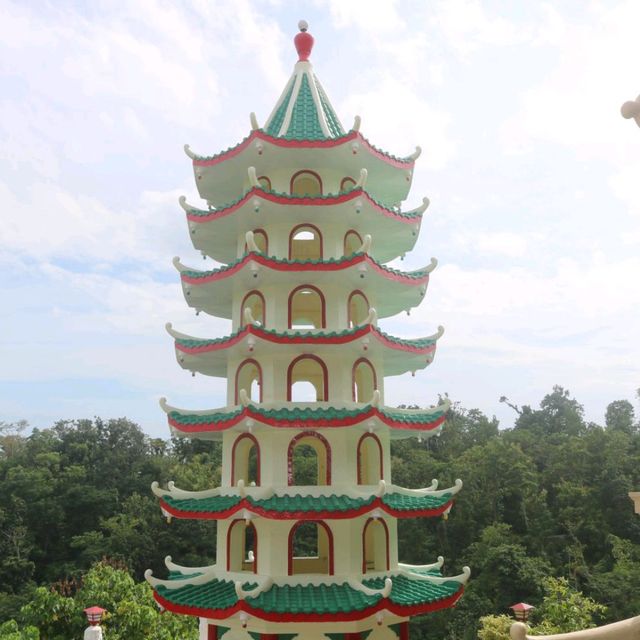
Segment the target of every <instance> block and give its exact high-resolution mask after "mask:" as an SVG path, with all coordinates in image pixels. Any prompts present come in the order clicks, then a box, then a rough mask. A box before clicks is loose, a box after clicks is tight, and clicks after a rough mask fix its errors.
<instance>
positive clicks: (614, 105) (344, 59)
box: [0, 0, 640, 437]
mask: <svg viewBox="0 0 640 640" xmlns="http://www.w3.org/2000/svg"><path fill="white" fill-rule="evenodd" d="M302 18H304V19H306V20H307V21H308V23H309V31H310V32H311V33H312V34H313V35H314V37H315V39H316V44H315V48H314V51H313V54H312V57H311V61H312V63H313V64H314V68H315V71H316V74H317V75H318V77H319V78H320V80H321V82H322V84H323V86H324V88H325V90H326V91H327V93H328V95H329V97H330V99H331V101H332V103H333V105H334V107H335V109H336V111H337V113H338V115H339V117H340V118H341V120H342V123H343V125H344V126H345V128H347V129H348V128H350V127H351V124H352V123H353V117H354V116H355V115H356V114H358V115H360V116H361V117H362V127H361V131H362V133H363V134H364V135H365V137H367V138H368V139H369V140H371V141H372V142H373V143H374V144H375V145H376V146H378V147H381V148H383V149H385V150H387V151H389V152H391V153H393V154H395V155H401V156H404V155H408V154H410V153H411V152H412V151H413V150H414V148H415V146H416V145H420V146H421V147H422V149H423V153H422V156H421V157H420V159H419V160H418V162H417V164H416V170H415V176H414V181H413V188H412V190H411V193H410V195H409V197H408V199H407V201H406V202H405V208H406V209H411V208H414V207H415V206H417V205H419V204H420V203H421V201H422V198H423V197H424V196H427V197H428V198H429V199H430V201H431V205H430V207H429V209H428V210H427V213H426V214H425V218H424V221H423V224H422V231H421V234H420V238H419V240H418V242H417V244H416V248H415V250H414V251H413V252H412V253H411V254H410V255H408V256H407V257H406V259H405V260H404V262H402V263H401V267H402V268H403V269H408V270H409V269H412V268H418V267H421V266H423V265H424V264H426V263H427V262H428V261H429V259H430V258H431V256H435V257H437V258H438V261H439V266H438V268H437V269H436V270H435V271H434V273H433V274H432V276H431V281H430V284H429V290H428V292H427V296H426V299H425V302H424V303H423V304H422V305H421V306H420V307H419V308H418V309H415V310H413V312H412V313H411V315H410V316H408V317H407V316H398V317H397V318H393V319H387V320H383V321H381V323H380V326H381V327H382V329H384V330H385V331H387V332H390V333H393V334H395V335H399V336H403V337H418V336H425V335H430V334H432V333H434V332H435V331H436V328H437V326H438V325H444V327H445V329H446V332H445V334H444V336H443V338H442V339H441V340H440V342H439V343H438V352H437V355H436V359H435V362H434V363H433V364H432V365H431V366H430V367H429V368H428V369H426V370H424V371H422V372H418V373H417V374H416V376H415V378H411V377H410V376H409V375H406V376H402V377H395V378H388V379H387V380H386V403H387V404H389V405H392V406H393V405H398V404H401V403H411V404H421V405H424V406H428V405H430V404H433V403H434V402H436V401H437V398H438V395H439V394H444V393H448V394H449V396H450V397H451V398H452V399H454V400H457V401H459V402H461V403H462V405H463V406H464V407H466V408H469V409H471V408H479V409H480V410H482V411H483V412H485V413H486V414H487V415H489V416H493V415H496V416H497V417H498V418H499V419H500V422H501V425H502V426H505V427H508V426H511V425H512V424H513V420H514V417H515V413H514V412H513V411H512V410H511V409H509V408H508V407H506V406H505V405H504V404H501V403H500V402H499V398H500V397H501V396H507V397H508V398H509V399H510V400H511V402H513V403H516V404H518V405H525V404H529V405H533V406H537V405H538V404H539V402H540V400H541V399H542V397H543V396H544V395H545V394H546V393H549V392H550V391H551V389H552V387H553V385H556V384H559V385H562V386H564V387H565V388H567V389H569V390H570V392H571V393H572V394H573V395H574V396H575V397H576V399H577V400H578V401H579V402H580V403H582V404H583V405H584V407H585V417H586V418H587V419H588V420H592V421H595V422H597V423H600V424H602V423H603V421H604V412H605V410H606V406H607V404H608V403H610V402H612V401H614V400H617V399H623V398H626V399H629V400H633V399H634V396H635V390H636V389H637V388H638V387H640V286H639V284H638V283H639V279H640V153H639V152H640V130H639V129H638V128H637V127H636V126H635V124H634V123H633V121H628V120H624V119H623V118H622V117H621V116H620V105H621V104H622V103H623V102H624V101H626V100H632V99H634V98H635V96H636V95H637V94H638V92H640V38H638V25H639V24H640V3H638V2H637V0H629V1H624V0H620V1H617V0H609V1H607V2H587V1H582V0H580V1H575V2H572V1H571V0H567V1H563V2H556V3H549V2H540V1H537V0H536V1H534V0H531V1H523V2H518V3H504V2H497V1H496V2H492V1H489V0H486V1H480V0H446V1H423V0H420V1H415V2H413V1H410V0H402V1H400V0H398V1H395V2H394V1H392V0H389V1H385V2H383V1H372V0H348V1H347V0H313V1H311V0H310V1H307V2H303V1H297V0H288V1H287V2H284V1H283V0H271V1H268V0H263V1H255V2H248V1H246V0H233V1H231V0H212V1H211V0H210V1H200V0H191V1H189V2H179V1H175V0H174V1H172V2H160V1H157V0H128V1H127V2H124V1H123V2H113V1H112V2H100V1H96V2H91V3H84V2H68V1H66V0H56V2H44V1H38V2H34V1H31V2H16V3H13V2H9V1H7V0H0V76H1V79H0V274H1V275H0V421H8V422H11V421H15V420H20V419H25V420H27V421H28V422H29V424H30V425H31V426H32V427H38V428H46V427H48V426H51V425H52V424H53V423H54V422H55V421H57V420H59V419H73V418H91V417H93V416H101V417H103V418H115V417H121V416H126V417H128V418H130V419H131V420H134V421H136V422H138V423H139V424H140V425H141V426H142V427H143V428H144V429H145V431H146V432H147V433H149V434H150V435H152V436H154V437H168V435H169V432H168V428H167V426H166V420H165V416H164V414H163V413H162V411H161V410H160V408H159V407H158V403H157V401H158V398H159V397H161V396H166V397H167V398H168V400H169V403H170V404H172V405H174V406H178V407H181V408H184V409H207V408H214V407H221V406H223V405H224V404H225V399H224V393H225V384H226V383H225V381H224V380H220V379H214V378H207V377H204V376H196V377H195V378H192V377H191V375H190V374H189V373H188V372H186V371H183V370H182V369H181V368H180V367H179V366H178V365H177V363H176V361H175V355H174V351H173V346H172V341H171V339H170V337H169V336H168V335H167V334H166V332H165V330H164V324H165V323H166V322H168V321H170V322H172V323H173V326H174V327H175V328H176V329H177V330H179V331H182V332H184V333H188V334H191V335H195V336H200V337H216V336H221V335H224V334H228V333H229V332H230V324H229V322H228V321H223V320H219V319H215V318H210V317H205V316H204V315H200V316H199V317H197V318H196V317H195V316H194V313H193V310H192V309H189V308H188V307H187V305H186V303H185V301H184V298H183V296H182V292H181V289H180V285H179V279H178V276H177V273H176V271H175V269H174V268H173V266H172V264H171V259H172V257H173V256H174V255H177V256H180V257H181V259H182V261H183V262H184V263H185V264H188V265H190V266H194V267H196V268H212V266H213V265H212V262H211V261H207V262H206V263H204V266H203V262H202V259H201V257H200V255H199V254H198V252H196V251H195V250H194V249H193V247H192V245H191V243H190V240H189V237H188V233H187V226H186V224H185V215H184V212H183V211H182V209H181V208H180V206H179V205H178V197H179V196H180V195H183V194H184V195H185V196H186V197H187V201H188V202H190V203H191V204H195V205H199V204H200V203H201V201H200V200H199V198H198V195H197V191H196V188H195V184H194V180H193V173H192V168H191V163H190V161H189V159H188V158H187V157H186V156H185V155H184V153H183V150H182V147H183V145H184V144H185V143H188V144H190V145H191V147H192V149H193V150H194V151H195V152H196V153H200V154H204V155H210V154H214V153H217V152H219V151H221V150H222V149H226V148H227V147H229V146H232V145H234V144H236V143H237V142H239V141H240V140H241V139H242V138H243V137H244V136H246V135H247V134H248V133H249V131H250V123H249V113H250V112H251V111H254V112H255V113H256V115H257V117H258V120H259V122H260V123H264V122H265V120H266V119H267V117H268V115H269V113H270V111H271V109H272V107H273V105H274V104H275V102H276V100H277V98H278V97H279V95H280V93H281V91H282V89H283V87H284V85H285V83H286V81H287V79H288V77H289V75H290V74H291V72H292V70H293V65H294V63H295V61H296V54H295V50H294V48H293V45H292V38H293V36H294V35H295V34H296V32H297V23H298V20H299V19H302Z"/></svg>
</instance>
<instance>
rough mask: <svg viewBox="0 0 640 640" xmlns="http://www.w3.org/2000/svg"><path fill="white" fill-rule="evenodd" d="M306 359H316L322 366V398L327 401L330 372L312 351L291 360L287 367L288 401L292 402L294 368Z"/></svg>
mask: <svg viewBox="0 0 640 640" xmlns="http://www.w3.org/2000/svg"><path fill="white" fill-rule="evenodd" d="M304 359H309V360H314V361H315V362H317V363H318V364H319V365H320V367H321V368H322V400H323V401H324V402H327V401H328V400H329V372H328V371H327V365H326V364H325V363H324V362H323V361H322V360H321V359H320V358H318V356H314V355H313V354H311V353H307V354H303V355H301V356H298V357H297V358H295V360H293V361H292V362H291V364H290V365H289V368H288V369H287V402H291V378H292V375H293V369H294V368H295V366H296V364H298V362H300V361H301V360H304ZM260 389H261V390H262V387H260Z"/></svg>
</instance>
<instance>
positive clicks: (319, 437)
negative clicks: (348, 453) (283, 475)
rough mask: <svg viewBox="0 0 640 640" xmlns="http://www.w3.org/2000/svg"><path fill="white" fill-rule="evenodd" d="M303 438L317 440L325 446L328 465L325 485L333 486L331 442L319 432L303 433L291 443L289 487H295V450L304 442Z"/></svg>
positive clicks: (288, 453)
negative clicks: (301, 441) (297, 445)
mask: <svg viewBox="0 0 640 640" xmlns="http://www.w3.org/2000/svg"><path fill="white" fill-rule="evenodd" d="M303 438H316V439H317V440H319V441H320V442H321V443H322V444H323V445H324V449H325V453H326V458H327V464H326V467H327V468H326V469H325V474H324V475H325V477H324V483H325V485H327V486H328V485H330V484H331V445H330V444H329V441H328V440H327V439H326V438H325V437H324V436H323V435H321V434H319V433H318V432H317V431H301V432H300V433H299V434H297V435H296V436H294V437H293V438H292V439H291V442H289V447H288V448H287V484H288V485H289V486H292V485H293V450H294V449H295V448H296V444H297V443H298V442H299V441H300V440H302V439H303Z"/></svg>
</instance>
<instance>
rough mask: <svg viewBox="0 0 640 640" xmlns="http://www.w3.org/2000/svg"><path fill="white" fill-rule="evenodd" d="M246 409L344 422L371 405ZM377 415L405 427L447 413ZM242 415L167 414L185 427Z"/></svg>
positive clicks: (270, 415) (299, 418)
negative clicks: (355, 407) (341, 407)
mask: <svg viewBox="0 0 640 640" xmlns="http://www.w3.org/2000/svg"><path fill="white" fill-rule="evenodd" d="M249 409H250V410H251V411H252V412H253V413H256V414H259V415H262V416H264V417H265V418H269V419H274V420H281V421H283V422H286V421H291V422H293V421H306V420H310V421H318V420H327V421H329V420H344V419H346V418H356V417H357V416H358V415H361V414H366V413H368V412H369V411H370V410H371V405H369V404H368V405H365V406H364V407H362V408H360V409H338V408H335V407H318V408H311V407H292V408H282V409H263V408H262V407H259V406H255V405H249ZM379 411H380V413H381V414H382V415H384V416H387V417H388V418H390V419H391V420H394V421H395V422H403V423H405V424H422V423H423V422H424V421H425V420H426V419H429V420H434V419H437V418H439V417H440V416H442V414H444V413H446V409H436V408H433V409H416V410H411V411H407V410H404V411H403V410H400V409H390V408H388V407H381V408H380V409H379ZM241 413H242V409H241V408H238V409H233V410H232V411H216V412H214V413H206V414H191V413H183V412H180V411H170V412H169V414H168V415H169V418H171V419H172V420H173V421H175V422H178V423H180V424H185V425H197V424H208V423H214V424H215V423H216V422H225V421H227V420H233V419H234V418H236V417H237V416H239V415H240V414H241Z"/></svg>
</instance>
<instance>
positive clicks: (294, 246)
mask: <svg viewBox="0 0 640 640" xmlns="http://www.w3.org/2000/svg"><path fill="white" fill-rule="evenodd" d="M289 260H322V234H321V233H320V229H318V227H316V226H314V225H312V224H299V225H297V226H295V227H294V228H293V229H292V230H291V233H290V234H289Z"/></svg>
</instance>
